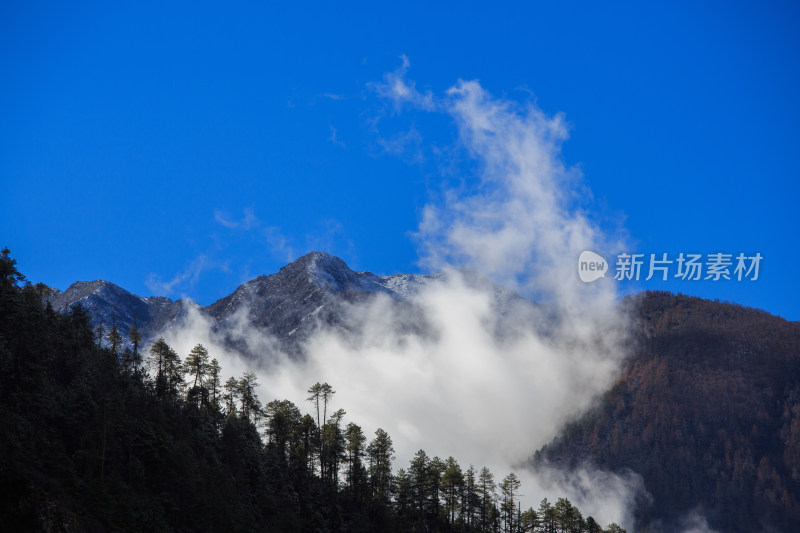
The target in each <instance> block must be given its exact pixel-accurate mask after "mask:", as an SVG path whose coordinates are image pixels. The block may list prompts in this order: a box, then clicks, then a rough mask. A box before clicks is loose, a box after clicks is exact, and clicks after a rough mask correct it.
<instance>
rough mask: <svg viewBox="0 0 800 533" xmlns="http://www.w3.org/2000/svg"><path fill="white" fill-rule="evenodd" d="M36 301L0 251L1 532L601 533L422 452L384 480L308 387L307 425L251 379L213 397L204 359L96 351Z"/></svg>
mask: <svg viewBox="0 0 800 533" xmlns="http://www.w3.org/2000/svg"><path fill="white" fill-rule="evenodd" d="M47 292H48V288H47V287H45V286H43V285H35V286H34V285H30V284H27V283H25V280H24V277H23V276H22V274H20V273H19V271H18V270H17V268H16V261H15V260H13V259H12V258H11V256H10V252H9V251H8V249H4V250H3V251H2V255H1V256H0V405H2V408H0V424H1V425H2V428H3V431H2V432H0V527H2V529H3V530H5V531H48V532H49V531H72V532H75V531H78V532H80V531H208V532H211V531H441V532H448V531H454V532H479V531H506V532H522V531H525V532H532V531H536V532H547V533H554V532H556V531H570V532H584V531H585V532H591V533H595V532H600V531H602V529H601V527H600V525H599V524H597V523H596V521H595V520H594V519H593V518H592V517H585V518H584V517H583V515H582V513H581V512H580V511H579V510H578V509H577V508H576V507H575V506H574V505H572V504H571V503H570V502H569V500H567V499H566V498H558V499H557V500H555V502H554V503H550V502H548V501H547V500H545V501H543V502H542V503H541V505H540V506H539V507H538V508H536V509H533V508H530V509H528V510H527V511H523V510H522V509H521V508H520V505H519V501H518V496H519V493H520V488H521V487H520V482H519V480H518V479H517V477H516V476H515V475H514V474H513V473H510V474H508V475H507V476H505V477H504V478H503V479H502V480H501V479H499V478H497V479H496V478H495V477H494V475H493V473H492V472H490V471H489V470H488V469H486V468H475V467H473V466H471V465H470V466H469V467H466V468H465V467H462V466H460V465H459V464H458V462H457V461H456V460H455V459H454V458H452V457H449V458H447V459H446V460H442V459H440V458H438V457H433V458H431V457H429V456H428V455H427V454H426V453H425V452H424V451H423V450H420V451H419V452H417V454H416V455H415V456H414V458H413V460H412V461H411V462H410V464H409V465H408V466H407V467H406V468H405V469H400V470H398V471H396V472H395V471H393V469H392V466H393V465H392V460H393V458H394V449H393V446H392V440H391V437H390V436H389V435H388V434H387V433H386V432H385V431H383V430H381V429H378V430H377V431H376V432H375V434H374V436H369V437H368V436H367V435H366V434H365V433H364V431H363V430H362V429H361V428H360V427H359V426H358V425H357V424H355V423H352V422H351V423H347V424H345V423H344V417H345V416H346V413H345V412H344V410H342V409H336V410H333V401H332V399H333V397H334V394H335V390H334V389H333V387H331V386H330V385H328V384H327V383H316V384H313V385H311V386H310V388H309V390H308V393H309V397H308V402H307V403H306V405H305V407H309V408H310V410H311V413H310V414H304V413H303V412H302V411H301V408H300V407H299V406H298V405H295V404H294V403H292V402H291V401H288V400H274V401H271V402H269V403H267V404H266V405H262V403H261V402H260V401H259V399H258V397H257V396H256V394H255V389H256V385H257V383H256V376H255V375H254V374H250V373H248V374H245V375H244V376H242V377H240V378H238V379H237V378H230V379H228V380H225V381H224V382H223V381H222V379H221V375H222V369H221V368H220V365H219V363H218V362H217V361H216V359H214V358H213V354H209V353H208V351H207V350H206V349H205V348H204V347H203V346H202V345H197V346H196V347H195V348H194V349H193V350H192V351H191V353H189V354H186V355H185V357H183V358H182V357H180V356H179V355H178V354H177V353H175V351H174V350H173V349H172V348H171V347H170V346H169V345H167V343H165V342H164V341H163V340H159V341H158V342H156V343H155V344H154V345H153V346H152V348H151V349H150V350H149V351H148V353H147V354H143V353H141V352H140V342H141V334H140V332H138V331H137V328H136V326H135V324H134V325H133V327H132V328H130V329H129V330H128V331H124V332H121V331H119V330H118V329H117V328H116V327H115V326H112V328H110V330H109V331H107V332H105V333H104V336H105V337H106V338H105V341H107V342H105V343H101V342H100V341H103V340H104V339H100V338H97V336H96V332H95V330H94V329H93V328H92V327H91V325H90V320H89V317H88V315H87V313H86V311H85V310H84V309H83V308H81V307H80V306H73V307H72V308H71V309H70V310H69V311H68V312H66V313H63V314H62V313H58V312H56V311H54V310H53V308H52V307H51V306H50V305H49V304H47V303H46V301H47V298H46V295H47ZM126 338H127V340H129V341H130V342H129V343H125V348H122V349H121V347H122V346H123V342H122V341H123V339H126ZM103 344H106V345H107V347H103ZM388 416H390V413H387V417H388ZM605 531H609V532H618V531H621V529H620V528H619V526H617V525H616V524H611V525H609V526H608V527H607V528H606V529H605Z"/></svg>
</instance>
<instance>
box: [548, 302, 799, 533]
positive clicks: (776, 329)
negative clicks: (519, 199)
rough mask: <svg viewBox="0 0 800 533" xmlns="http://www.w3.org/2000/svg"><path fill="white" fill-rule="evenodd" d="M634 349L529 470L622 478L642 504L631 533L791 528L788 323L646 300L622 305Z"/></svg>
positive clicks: (794, 444)
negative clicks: (641, 495)
mask: <svg viewBox="0 0 800 533" xmlns="http://www.w3.org/2000/svg"><path fill="white" fill-rule="evenodd" d="M627 303H628V304H630V305H631V307H632V312H633V316H634V317H635V323H636V326H635V332H634V334H635V339H636V349H635V352H634V354H633V355H632V357H631V358H630V359H629V360H628V362H627V364H626V365H625V367H624V368H623V372H622V375H621V376H620V378H619V379H618V381H617V382H616V384H615V385H614V387H613V388H612V389H611V390H610V391H608V392H607V393H606V394H605V396H604V398H603V400H602V403H601V404H600V405H599V406H598V407H597V408H596V409H594V410H593V411H591V412H589V413H587V414H585V415H584V416H583V417H581V418H580V419H579V420H577V421H575V422H574V423H572V424H570V425H569V426H568V427H566V429H565V430H564V431H563V432H562V434H561V435H560V436H559V437H558V438H556V439H555V440H554V441H553V442H552V443H551V444H549V445H548V446H545V447H544V448H543V449H541V450H539V451H538V452H537V453H536V455H535V456H534V459H533V462H534V464H537V465H538V464H544V463H551V464H553V463H554V464H557V465H565V466H576V465H578V464H580V463H583V462H587V461H588V462H590V463H594V464H595V465H596V466H598V467H600V468H603V469H608V470H612V471H618V472H622V471H625V470H633V471H635V472H638V473H639V474H641V475H642V476H643V478H644V482H645V487H646V489H647V490H648V492H649V493H650V494H651V495H652V497H653V500H652V503H650V504H645V505H642V506H640V507H639V509H638V510H637V522H638V527H637V530H648V529H647V528H648V527H649V528H650V529H649V530H652V531H662V530H663V531H676V530H682V529H683V527H685V524H681V520H682V518H683V517H685V516H687V515H690V514H692V513H699V514H702V515H704V516H705V518H706V519H707V520H708V523H709V525H710V526H711V527H712V528H714V529H716V530H719V531H723V532H744V531H796V530H797V529H796V528H797V524H798V523H800V323H797V322H788V321H786V320H784V319H782V318H779V317H776V316H772V315H770V314H768V313H765V312H763V311H759V310H755V309H749V308H744V307H741V306H738V305H733V304H728V303H720V302H713V301H708V300H702V299H700V298H692V297H688V296H683V295H674V294H670V293H663V292H647V293H643V294H640V295H638V296H636V297H634V298H633V299H632V300H630V301H629V302H627Z"/></svg>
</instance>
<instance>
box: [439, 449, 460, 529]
mask: <svg viewBox="0 0 800 533" xmlns="http://www.w3.org/2000/svg"><path fill="white" fill-rule="evenodd" d="M463 488H464V474H463V473H462V472H461V467H460V466H459V465H458V462H457V461H456V460H455V459H454V458H453V457H452V456H450V457H448V458H447V460H446V461H445V471H444V474H443V475H442V493H443V495H444V502H445V503H444V505H445V516H446V517H447V520H448V522H449V523H450V525H453V524H455V522H456V513H457V512H458V510H459V502H460V501H461V492H462V490H463Z"/></svg>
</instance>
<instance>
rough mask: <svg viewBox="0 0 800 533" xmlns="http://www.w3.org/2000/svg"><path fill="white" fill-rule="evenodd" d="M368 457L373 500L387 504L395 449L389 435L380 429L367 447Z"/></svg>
mask: <svg viewBox="0 0 800 533" xmlns="http://www.w3.org/2000/svg"><path fill="white" fill-rule="evenodd" d="M367 456H368V457H369V482H370V487H371V488H372V495H373V498H374V499H375V500H376V501H378V502H381V503H387V502H388V501H389V496H390V493H391V485H392V460H393V459H394V447H393V446H392V439H391V437H389V434H388V433H386V432H385V431H384V430H382V429H380V428H378V429H377V430H376V431H375V438H374V439H373V440H372V442H370V443H369V446H367Z"/></svg>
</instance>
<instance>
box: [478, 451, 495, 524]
mask: <svg viewBox="0 0 800 533" xmlns="http://www.w3.org/2000/svg"><path fill="white" fill-rule="evenodd" d="M495 487H496V485H495V482H494V474H492V472H491V471H490V470H489V469H488V468H486V467H485V466H484V467H483V468H481V473H480V475H479V476H478V494H479V496H480V499H481V531H487V528H488V527H489V524H490V511H491V509H492V507H493V504H494V496H495V494H494V490H495Z"/></svg>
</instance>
